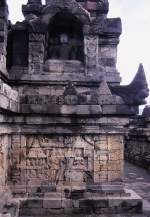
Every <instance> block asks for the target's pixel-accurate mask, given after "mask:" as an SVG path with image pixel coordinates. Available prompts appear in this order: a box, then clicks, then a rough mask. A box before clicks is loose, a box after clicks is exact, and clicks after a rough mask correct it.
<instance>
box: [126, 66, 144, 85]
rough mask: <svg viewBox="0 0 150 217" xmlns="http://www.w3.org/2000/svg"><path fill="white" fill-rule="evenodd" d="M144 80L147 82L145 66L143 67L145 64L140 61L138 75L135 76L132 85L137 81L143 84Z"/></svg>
mask: <svg viewBox="0 0 150 217" xmlns="http://www.w3.org/2000/svg"><path fill="white" fill-rule="evenodd" d="M142 81H143V82H144V83H145V84H147V81H146V76H145V71H144V67H143V64H142V63H140V64H139V68H138V71H137V73H136V75H135V77H134V79H133V81H132V83H131V84H130V85H133V84H136V83H137V82H140V84H142V83H141V82H142Z"/></svg>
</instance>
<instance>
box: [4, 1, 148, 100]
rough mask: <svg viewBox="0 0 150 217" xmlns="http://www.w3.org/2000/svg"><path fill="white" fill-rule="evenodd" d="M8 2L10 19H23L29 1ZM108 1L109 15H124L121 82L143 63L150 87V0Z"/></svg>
mask: <svg viewBox="0 0 150 217" xmlns="http://www.w3.org/2000/svg"><path fill="white" fill-rule="evenodd" d="M7 2H8V5H9V12H10V19H11V21H12V22H13V23H15V22H16V21H19V20H22V19H23V16H22V13H21V5H22V4H26V3H27V0H7ZM43 2H44V0H43ZM109 3H110V11H109V14H108V17H121V19H122V24H123V33H122V36H121V38H120V44H119V46H118V64H117V66H118V71H119V72H120V74H121V77H122V83H123V84H128V83H130V82H131V80H132V79H133V77H134V75H135V73H136V72H137V69H138V65H139V63H143V65H144V68H145V73H146V77H147V81H148V83H149V88H150V0H109ZM148 102H149V103H150V97H149V98H148Z"/></svg>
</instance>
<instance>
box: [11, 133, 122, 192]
mask: <svg viewBox="0 0 150 217" xmlns="http://www.w3.org/2000/svg"><path fill="white" fill-rule="evenodd" d="M122 153H123V150H122V138H120V137H115V138H114V136H106V135H97V136H92V135H91V136H90V135H85V136H44V135H41V136H33V135H28V136H19V135H18V136H17V135H16V136H12V141H11V147H10V148H9V157H8V158H9V170H8V171H9V173H8V175H9V183H10V184H13V185H14V186H15V185H16V186H17V185H21V186H24V191H27V192H30V191H32V189H33V188H34V189H36V188H39V187H41V186H43V185H49V186H55V187H56V186H62V185H63V186H65V185H66V186H84V185H86V184H88V183H99V184H100V183H107V182H109V181H116V180H119V179H120V176H121V175H120V174H121V171H122V169H121V165H122V161H123V154H122ZM45 183H46V184H45Z"/></svg>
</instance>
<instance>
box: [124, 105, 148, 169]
mask: <svg viewBox="0 0 150 217" xmlns="http://www.w3.org/2000/svg"><path fill="white" fill-rule="evenodd" d="M125 158H126V159H127V160H128V161H130V162H132V163H134V164H137V165H139V166H141V167H144V168H146V169H148V170H149V169H150V108H149V106H146V107H145V109H144V111H143V114H142V115H141V116H139V117H138V118H137V119H135V121H133V122H131V124H130V131H129V135H128V136H127V137H126V139H125Z"/></svg>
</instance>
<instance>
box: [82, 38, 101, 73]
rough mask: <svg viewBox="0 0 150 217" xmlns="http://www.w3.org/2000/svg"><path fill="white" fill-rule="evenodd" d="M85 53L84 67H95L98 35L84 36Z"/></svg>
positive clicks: (96, 63)
mask: <svg viewBox="0 0 150 217" xmlns="http://www.w3.org/2000/svg"><path fill="white" fill-rule="evenodd" d="M84 40H85V55H86V67H87V71H88V69H89V70H90V69H93V68H96V67H97V65H98V40H99V39H98V36H93V35H87V36H85V39H84Z"/></svg>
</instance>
